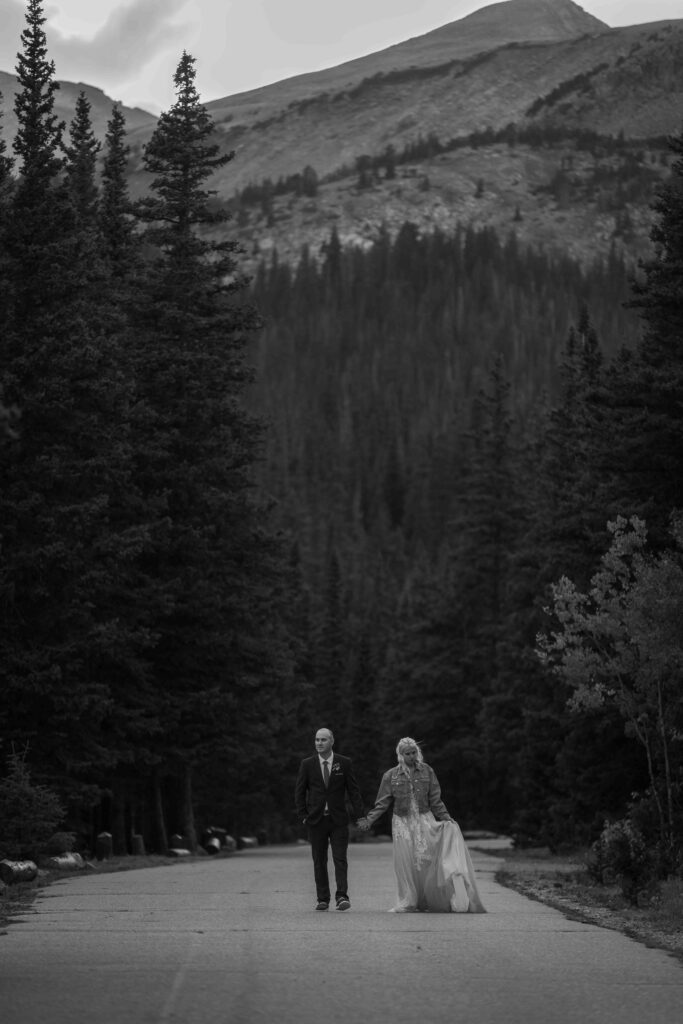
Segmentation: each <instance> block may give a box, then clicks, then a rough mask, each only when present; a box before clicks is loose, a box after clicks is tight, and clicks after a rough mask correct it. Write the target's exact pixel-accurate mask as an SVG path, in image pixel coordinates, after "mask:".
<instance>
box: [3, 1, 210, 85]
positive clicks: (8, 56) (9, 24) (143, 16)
mask: <svg viewBox="0 0 683 1024" xmlns="http://www.w3.org/2000/svg"><path fill="white" fill-rule="evenodd" d="M185 6H186V0H128V3H126V4H125V5H122V6H120V7H117V8H116V9H115V10H113V11H112V12H111V14H110V15H109V17H108V18H107V19H106V21H105V22H104V23H103V24H102V25H101V27H100V28H99V29H97V31H96V32H95V33H94V34H92V35H90V36H88V37H87V38H85V37H84V36H80V35H79V36H74V35H66V34H64V33H62V32H60V31H59V30H58V29H56V28H55V27H54V26H53V25H51V24H50V21H49V14H50V10H49V7H48V6H47V5H46V8H45V13H46V15H47V16H48V21H47V23H46V24H45V26H44V28H45V33H46V36H47V47H48V56H49V57H50V58H51V59H52V60H54V62H55V68H56V73H57V78H61V79H66V80H69V81H80V80H82V81H89V82H97V84H98V85H104V86H108V87H112V86H116V85H119V84H121V83H122V82H124V81H126V80H129V79H132V78H135V77H137V75H138V74H139V72H140V71H141V70H142V69H143V68H144V67H145V66H146V65H148V64H149V63H151V62H152V61H153V60H155V59H156V58H157V57H159V55H160V54H162V53H165V52H167V51H168V50H169V49H171V48H173V47H176V48H177V50H178V57H180V53H181V51H182V50H183V49H184V48H187V49H189V48H190V47H189V45H188V43H189V42H190V41H191V40H190V37H192V36H193V34H194V33H193V27H192V26H191V25H190V24H189V23H188V22H187V21H185V22H183V21H179V22H177V21H176V20H175V19H176V16H177V15H178V14H179V12H180V11H181V10H182V8H183V7H185ZM25 9H26V8H25V4H24V2H23V0H21V2H20V0H0V24H1V25H2V39H1V41H0V69H2V70H4V71H10V72H14V69H15V65H16V54H17V51H18V50H19V49H20V47H21V38H20V37H21V32H22V31H23V29H24V27H25V24H26V22H25Z"/></svg>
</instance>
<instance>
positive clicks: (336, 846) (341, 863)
mask: <svg viewBox="0 0 683 1024" xmlns="http://www.w3.org/2000/svg"><path fill="white" fill-rule="evenodd" d="M308 838H309V839H310V842H311V854H312V855H313V872H314V875H315V890H316V895H317V897H318V901H319V902H322V903H329V902H330V880H329V876H328V874H327V852H328V849H329V848H330V847H331V849H332V860H333V862H334V878H335V882H336V885H337V889H336V892H335V894H334V898H335V900H338V899H340V898H341V897H342V896H346V897H347V898H348V895H349V894H348V871H349V866H348V861H347V858H346V854H347V850H348V848H349V827H348V825H333V824H332V819H331V817H330V815H329V814H324V815H323V816H322V818H321V819H320V821H318V822H316V823H315V825H309V826H308Z"/></svg>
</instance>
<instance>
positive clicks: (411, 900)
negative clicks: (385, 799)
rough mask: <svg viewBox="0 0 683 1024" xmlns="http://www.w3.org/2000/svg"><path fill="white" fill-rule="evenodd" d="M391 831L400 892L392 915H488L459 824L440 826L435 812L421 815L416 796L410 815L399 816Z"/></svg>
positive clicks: (393, 819)
mask: <svg viewBox="0 0 683 1024" xmlns="http://www.w3.org/2000/svg"><path fill="white" fill-rule="evenodd" d="M391 831H392V835H393V840H394V843H393V846H394V871H395V872H396V883H397V887H398V900H397V903H396V905H395V906H394V907H392V908H391V912H392V913H395V914H400V913H409V912H411V911H419V910H430V911H436V912H442V913H443V912H448V911H453V912H454V913H458V914H464V913H469V914H484V913H486V911H485V908H484V905H483V903H482V902H481V897H480V896H479V891H478V889H477V883H476V881H475V877H474V868H473V866H472V860H471V858H470V854H469V851H468V849H467V846H466V845H465V840H464V839H463V836H462V832H461V831H460V828H459V827H458V825H457V824H456V823H455V822H454V821H437V820H436V818H435V817H434V815H433V814H432V812H431V811H425V812H423V813H420V811H419V809H418V805H417V801H416V799H415V795H414V794H413V796H412V798H411V801H410V811H409V813H408V814H407V815H406V816H402V815H398V814H394V815H393V817H392V824H391Z"/></svg>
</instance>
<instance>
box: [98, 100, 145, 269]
mask: <svg viewBox="0 0 683 1024" xmlns="http://www.w3.org/2000/svg"><path fill="white" fill-rule="evenodd" d="M129 151H130V147H129V146H127V145H126V119H125V117H124V115H123V113H122V112H121V109H120V107H119V106H118V104H115V105H114V107H113V109H112V113H111V118H110V120H109V122H108V124H107V135H106V139H105V154H104V161H103V166H102V187H101V196H100V207H99V210H100V216H99V227H100V234H101V236H102V250H103V254H104V257H105V259H106V260H107V263H108V266H109V274H110V277H111V278H112V280H113V282H114V283H116V282H121V281H129V280H130V279H131V278H132V277H134V276H135V274H136V272H137V269H138V268H137V262H138V260H137V257H138V246H137V242H136V236H135V221H134V218H133V216H132V213H133V210H132V203H131V200H130V195H129V191H128V181H127V177H126V168H127V165H128V154H129Z"/></svg>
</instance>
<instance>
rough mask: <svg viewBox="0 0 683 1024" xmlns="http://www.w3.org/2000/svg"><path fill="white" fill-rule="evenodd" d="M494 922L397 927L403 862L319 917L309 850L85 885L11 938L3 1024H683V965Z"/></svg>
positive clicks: (459, 918)
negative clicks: (344, 906)
mask: <svg viewBox="0 0 683 1024" xmlns="http://www.w3.org/2000/svg"><path fill="white" fill-rule="evenodd" d="M474 856H475V867H476V869H477V877H478V879H479V883H480V889H481V894H482V898H483V899H484V902H485V904H486V906H487V909H488V911H489V913H487V914H485V915H472V914H464V915H461V914H404V915H395V914H389V913H387V908H388V907H390V906H391V903H392V897H393V876H392V868H391V844H390V843H377V844H374V843H367V844H358V845H352V846H351V847H350V886H351V893H350V895H351V901H352V908H351V910H350V911H348V912H346V913H339V912H338V911H329V912H327V913H316V912H315V911H314V910H313V907H314V905H315V899H314V896H315V893H314V890H313V884H312V882H313V870H312V863H311V859H310V851H309V848H308V846H306V845H300V846H291V847H287V846H281V847H261V848H258V849H254V850H244V851H242V852H240V853H237V854H235V855H234V856H232V857H225V858H223V857H219V858H214V859H211V858H209V857H207V858H206V859H202V860H198V861H193V862H192V863H188V862H183V861H179V862H178V864H177V865H176V864H174V865H171V866H168V867H159V868H154V869H142V870H136V871H124V872H118V873H111V874H97V875H94V874H93V875H81V876H78V877H74V878H69V879H65V880H63V881H62V880H60V881H58V882H56V883H55V884H53V885H51V886H50V887H48V888H47V889H45V890H43V891H41V894H40V895H39V896H38V898H37V900H36V902H35V903H34V904H33V905H32V906H31V907H29V908H27V909H26V910H25V911H23V912H22V913H21V914H20V915H19V917H18V918H17V920H15V921H14V922H13V923H12V924H10V925H9V927H8V928H7V931H6V934H5V935H2V936H0V1021H2V1024H67V1022H68V1024H84V1022H87V1024H171V1022H175V1024H261V1022H268V1024H313V1022H315V1024H337V1022H339V1024H342V1022H343V1024H356V1022H361V1021H363V1022H364V1021H370V1022H372V1024H404V1022H405V1024H442V1022H443V1024H445V1022H448V1024H459V1022H468V1024H469V1022H471V1024H678V1022H679V1021H683V965H681V964H680V963H679V962H678V961H677V960H675V959H674V958H673V957H671V956H669V955H668V954H666V953H664V952H662V951H658V950H653V949H648V948H646V947H645V946H642V945H640V944H638V943H636V942H635V941H633V940H631V939H629V938H626V937H625V936H623V935H620V934H619V933H617V932H613V931H608V930H606V929H601V928H598V927H596V926H594V925H588V924H580V923H576V922H573V921H568V920H566V919H565V918H564V917H563V916H562V914H561V913H559V912H558V911H555V910H552V909H551V908H549V907H546V906H544V905H543V904H540V903H536V902H533V901H530V900H527V899H526V898H525V897H523V896H521V895H519V894H518V893H515V892H512V891H511V890H509V889H504V888H502V887H501V886H499V885H497V884H496V883H495V882H494V880H493V873H494V871H495V869H496V867H497V865H498V861H496V860H495V859H494V858H493V857H490V856H486V855H483V854H480V853H476V852H475V855H474Z"/></svg>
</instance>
